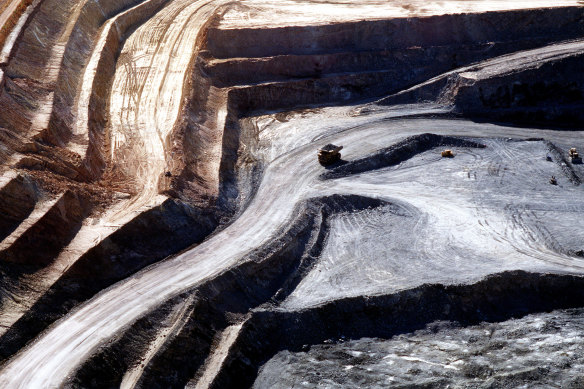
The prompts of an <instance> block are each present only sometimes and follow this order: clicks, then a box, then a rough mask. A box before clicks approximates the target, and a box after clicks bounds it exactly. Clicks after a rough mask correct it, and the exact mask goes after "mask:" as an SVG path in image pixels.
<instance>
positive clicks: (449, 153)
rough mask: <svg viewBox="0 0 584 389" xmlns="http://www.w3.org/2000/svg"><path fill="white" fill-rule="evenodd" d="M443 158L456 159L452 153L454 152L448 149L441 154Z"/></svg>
mask: <svg viewBox="0 0 584 389" xmlns="http://www.w3.org/2000/svg"><path fill="white" fill-rule="evenodd" d="M441 155H442V157H444V158H454V154H453V153H452V150H450V149H446V150H444V151H443V152H442V153H441Z"/></svg>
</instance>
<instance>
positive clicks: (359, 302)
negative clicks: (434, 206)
mask: <svg viewBox="0 0 584 389" xmlns="http://www.w3.org/2000/svg"><path fill="white" fill-rule="evenodd" d="M583 302H584V278H582V277H578V276H572V275H551V274H535V273H527V272H523V271H513V272H504V273H500V274H496V275H493V276H490V277H488V278H486V279H484V280H482V281H480V282H477V283H474V284H471V285H449V286H444V285H439V284H438V285H435V284H433V285H428V284H427V285H422V286H420V287H417V288H414V289H410V290H405V291H401V292H396V293H393V294H389V295H383V296H360V297H354V298H345V299H340V300H336V301H332V302H329V303H325V304H322V305H319V306H316V307H310V308H306V309H302V310H297V311H286V310H274V309H267V310H257V311H255V312H254V313H253V315H252V317H251V318H250V319H249V320H248V321H247V322H246V323H245V324H244V326H243V328H242V331H241V332H240V335H239V338H238V339H237V341H236V343H235V344H234V345H233V346H232V347H231V349H230V355H229V356H228V358H227V360H226V363H225V364H224V365H223V368H222V370H221V372H220V373H219V376H218V377H217V378H216V380H215V381H214V382H213V386H212V387H213V388H226V387H229V388H249V387H250V386H251V385H252V384H253V382H254V380H255V378H256V376H257V372H258V370H259V368H260V366H261V365H262V364H263V363H265V362H267V361H268V360H269V359H270V358H272V357H273V356H274V355H275V354H276V353H277V352H278V351H281V350H290V351H301V350H302V348H303V346H304V347H305V346H306V345H313V344H321V343H323V342H325V341H326V340H330V339H359V338H363V337H378V338H386V339H387V338H391V337H392V336H395V335H397V334H402V333H411V332H413V331H416V330H418V329H422V328H424V327H425V326H426V325H427V324H429V323H432V322H435V321H438V320H448V321H454V322H458V323H460V324H461V325H463V326H468V325H474V324H479V323H481V322H500V321H504V320H508V319H510V318H516V317H522V316H525V315H527V314H530V313H535V312H549V311H552V310H555V309H564V308H574V307H582V306H583Z"/></svg>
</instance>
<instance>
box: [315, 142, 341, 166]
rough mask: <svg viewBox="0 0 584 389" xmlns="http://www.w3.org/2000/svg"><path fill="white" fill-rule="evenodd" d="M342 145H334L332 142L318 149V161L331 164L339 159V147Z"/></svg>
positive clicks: (326, 164)
mask: <svg viewBox="0 0 584 389" xmlns="http://www.w3.org/2000/svg"><path fill="white" fill-rule="evenodd" d="M342 148H343V146H336V145H333V144H332V143H329V144H328V145H326V146H324V147H321V148H320V149H318V162H319V163H320V164H321V165H323V166H328V165H332V164H333V163H335V162H337V161H340V160H341V153H339V151H341V149H342Z"/></svg>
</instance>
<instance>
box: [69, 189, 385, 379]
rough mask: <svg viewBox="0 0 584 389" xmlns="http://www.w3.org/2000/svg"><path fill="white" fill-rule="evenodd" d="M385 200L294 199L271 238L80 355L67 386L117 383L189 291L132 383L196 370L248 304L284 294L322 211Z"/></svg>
mask: <svg viewBox="0 0 584 389" xmlns="http://www.w3.org/2000/svg"><path fill="white" fill-rule="evenodd" d="M387 204H388V203H386V202H384V201H381V200H377V199H372V198H367V197H361V196H355V195H351V196H341V195H333V196H329V197H325V198H317V199H312V200H309V201H307V202H304V203H303V204H301V205H299V206H298V207H297V208H296V210H295V212H294V214H295V215H296V217H295V219H294V221H293V222H292V223H291V224H290V225H289V226H288V227H287V228H284V229H282V230H281V231H279V232H278V233H277V234H276V238H275V239H274V240H272V241H271V242H270V243H268V244H266V245H265V246H263V247H260V248H258V249H257V250H254V251H253V252H251V253H250V254H249V255H247V256H246V257H245V258H243V259H242V262H241V265H238V266H235V267H232V268H231V269H228V270H226V271H224V272H223V273H222V274H221V275H219V276H217V277H216V278H214V279H213V280H211V281H208V282H206V283H205V284H203V285H201V286H198V287H196V288H194V289H192V290H190V291H188V292H185V293H183V294H181V295H180V296H177V297H175V298H173V299H171V300H170V301H168V302H167V303H165V304H164V305H163V306H161V307H160V308H157V310H156V311H155V312H152V313H149V314H147V315H146V316H145V317H143V318H141V319H139V320H138V321H137V322H136V323H135V324H133V325H132V326H131V327H130V329H129V330H128V331H126V332H125V333H124V334H123V335H122V336H121V338H120V339H119V340H118V341H116V342H114V343H113V344H109V345H107V346H106V347H104V348H103V349H102V350H100V351H99V352H98V353H97V354H95V355H94V356H93V357H91V358H90V359H89V360H88V361H87V362H85V363H84V364H83V365H82V367H81V369H80V370H79V371H78V372H77V373H76V375H75V376H74V377H73V378H72V379H71V381H70V382H69V384H68V385H69V386H71V387H92V388H117V387H119V384H120V382H121V380H122V379H123V376H124V374H125V372H126V371H127V370H128V369H129V368H130V367H131V366H135V365H136V364H140V363H142V358H143V354H144V352H145V350H146V349H148V347H149V344H151V342H152V341H153V340H154V337H155V336H156V334H157V332H158V331H159V330H160V329H161V328H160V324H159V323H161V322H162V321H163V319H164V318H165V317H166V316H168V315H169V314H170V312H171V309H172V307H174V306H176V305H177V304H180V303H181V301H185V300H186V299H187V298H189V297H192V298H194V301H195V302H194V303H193V304H192V313H190V314H189V315H188V316H187V317H185V318H184V320H182V322H181V326H182V327H181V329H180V331H178V333H177V334H175V335H174V336H171V337H169V338H168V339H166V341H165V342H164V345H163V346H162V347H161V349H160V351H159V352H158V353H157V354H156V355H155V356H154V357H153V358H152V359H151V360H150V362H149V363H148V364H147V366H145V371H144V373H143V375H142V376H141V378H140V381H139V385H138V386H139V387H148V388H184V387H185V385H186V384H187V382H189V380H191V379H192V378H193V377H196V376H197V374H201V372H200V371H199V370H200V368H201V367H202V366H203V364H204V362H205V359H206V357H207V355H208V354H209V352H210V351H211V349H212V347H213V345H214V342H217V337H218V336H219V335H220V334H221V332H222V331H223V329H225V328H226V327H227V326H228V325H230V324H234V323H236V322H238V321H240V320H242V318H243V317H244V316H245V315H246V314H247V313H248V312H249V310H250V309H252V308H254V307H258V306H261V305H263V304H266V305H268V306H272V304H274V303H277V302H279V301H281V300H282V299H283V298H285V297H286V296H287V295H288V294H289V293H290V292H291V291H292V290H293V289H294V288H295V286H296V285H297V283H298V282H299V281H300V280H301V279H302V276H303V274H305V273H306V272H307V271H308V270H310V267H311V266H312V265H313V264H314V262H315V260H316V259H317V258H318V256H319V255H320V252H321V250H322V248H323V246H324V242H325V239H326V236H327V234H328V231H329V225H328V220H329V218H330V216H332V215H334V214H337V213H340V212H358V211H361V210H364V209H368V208H375V207H379V206H383V205H387Z"/></svg>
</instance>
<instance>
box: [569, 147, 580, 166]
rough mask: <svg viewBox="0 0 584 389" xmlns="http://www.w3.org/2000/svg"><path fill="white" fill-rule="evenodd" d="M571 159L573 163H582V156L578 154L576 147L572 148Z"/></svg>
mask: <svg viewBox="0 0 584 389" xmlns="http://www.w3.org/2000/svg"><path fill="white" fill-rule="evenodd" d="M570 159H571V160H572V163H582V157H580V155H578V152H577V151H576V148H575V147H572V148H571V149H570Z"/></svg>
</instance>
